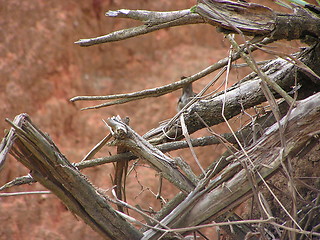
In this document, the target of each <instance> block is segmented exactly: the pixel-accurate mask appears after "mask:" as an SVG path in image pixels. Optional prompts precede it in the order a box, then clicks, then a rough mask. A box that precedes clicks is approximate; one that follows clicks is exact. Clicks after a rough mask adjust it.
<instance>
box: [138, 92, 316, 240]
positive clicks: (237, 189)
mask: <svg viewBox="0 0 320 240" xmlns="http://www.w3.org/2000/svg"><path fill="white" fill-rule="evenodd" d="M319 117H320V93H317V94H315V95H313V96H311V97H309V98H307V99H305V100H302V101H299V102H298V103H297V107H296V108H294V109H293V111H292V112H291V114H290V115H289V116H285V117H284V118H282V120H281V122H280V124H281V126H282V127H284V126H285V125H286V129H285V139H286V146H287V147H286V148H284V149H283V148H281V147H280V146H281V143H280V138H279V125H278V124H274V125H272V126H271V127H270V128H269V129H268V130H267V132H266V133H265V135H264V136H263V137H262V138H261V139H260V140H259V141H258V142H257V144H255V145H253V146H252V147H251V148H249V149H247V154H244V153H242V152H238V153H236V154H235V156H236V158H234V163H232V164H231V165H229V166H228V167H227V168H226V169H224V170H223V171H222V172H221V173H220V174H219V176H217V177H216V178H214V179H212V180H211V181H210V184H209V185H208V186H207V187H206V188H204V189H199V188H198V186H197V187H196V188H195V190H194V191H192V192H191V193H190V194H189V195H188V197H187V198H186V199H185V200H184V201H183V202H182V203H181V204H179V206H178V207H177V208H176V209H175V210H174V211H172V212H171V213H170V214H169V215H167V216H166V217H165V218H164V219H163V220H162V221H161V223H162V224H165V225H166V226H168V227H170V228H180V227H188V226H196V225H198V224H200V223H203V222H206V221H208V220H209V219H211V218H212V217H217V216H218V215H220V214H221V213H222V212H223V211H226V210H228V209H229V207H230V206H232V203H233V202H234V201H237V200H238V199H240V198H242V197H243V196H244V195H246V194H248V193H249V192H250V190H251V185H250V183H249V180H248V178H247V174H246V171H245V170H244V169H242V170H239V166H240V162H242V161H247V159H248V158H249V159H251V160H252V162H253V165H250V171H251V172H252V173H253V174H254V176H255V178H256V179H255V180H256V181H257V183H260V184H261V183H262V182H263V181H262V180H263V179H265V178H268V176H270V175H272V174H273V173H274V172H275V171H277V170H278V169H279V167H280V166H281V161H285V160H286V159H287V158H289V157H294V156H296V154H297V153H298V152H300V151H302V150H303V149H304V148H305V147H306V145H308V142H310V140H311V139H314V138H317V134H318V133H319V128H320V122H319V121H318V119H319ZM310 122H312V123H313V124H309V123H310ZM297 132H299V134H296V133H297ZM271 149H272V150H271ZM235 169H237V170H235ZM222 183H223V184H222ZM217 214H218V215H217ZM157 236H160V233H159V232H156V231H154V230H148V231H146V232H145V233H144V238H143V239H156V237H157Z"/></svg>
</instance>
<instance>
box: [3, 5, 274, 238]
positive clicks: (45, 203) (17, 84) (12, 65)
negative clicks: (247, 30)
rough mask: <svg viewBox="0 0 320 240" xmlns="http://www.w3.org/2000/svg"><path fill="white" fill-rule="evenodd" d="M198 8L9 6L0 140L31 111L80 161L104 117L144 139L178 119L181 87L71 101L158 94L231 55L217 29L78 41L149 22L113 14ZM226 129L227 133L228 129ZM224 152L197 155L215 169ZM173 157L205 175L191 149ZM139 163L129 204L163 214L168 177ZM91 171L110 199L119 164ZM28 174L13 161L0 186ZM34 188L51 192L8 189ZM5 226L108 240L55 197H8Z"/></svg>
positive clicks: (17, 232) (35, 234) (27, 232)
mask: <svg viewBox="0 0 320 240" xmlns="http://www.w3.org/2000/svg"><path fill="white" fill-rule="evenodd" d="M260 2H261V3H263V4H268V3H270V2H271V1H260ZM195 4H196V1H191V0H176V1H170V0H159V1H151V0H140V1H138V0H132V1H124V0H89V1H75V0H68V1H65V0H63V1H62V0H55V1H52V0H51V1H50V0H49V1H44V0H34V1H19V0H0V11H1V18H0V24H1V30H0V76H1V80H0V90H1V91H0V102H1V105H0V132H1V134H0V137H1V138H2V137H3V136H4V130H5V129H8V128H9V125H8V124H6V123H5V121H4V120H5V118H9V119H11V120H13V118H14V117H15V116H16V115H18V114H20V113H28V114H29V115H30V117H31V119H32V121H33V122H34V123H35V124H36V125H37V126H38V127H39V128H40V129H41V130H42V131H43V132H47V133H48V134H49V135H50V136H51V138H52V139H53V141H54V142H55V143H56V144H57V146H58V147H59V149H60V151H61V152H62V153H63V154H64V155H65V156H66V157H67V158H68V159H69V161H71V162H78V161H80V160H81V159H82V158H83V157H84V156H85V155H86V153H87V152H88V151H90V149H91V148H92V147H93V146H94V145H95V144H97V143H98V142H99V141H100V140H101V139H102V138H103V137H104V136H105V135H106V134H108V133H109V132H108V129H107V128H106V126H105V125H104V123H103V121H102V119H106V118H108V117H111V116H114V115H120V116H121V117H125V116H128V117H129V118H130V120H131V121H130V125H131V126H132V128H133V129H134V130H135V131H136V132H138V133H139V134H141V135H143V134H144V133H145V132H146V131H148V130H149V129H151V128H154V127H156V126H157V125H158V123H159V122H160V121H162V120H165V119H168V118H170V117H172V116H173V115H174V114H175V113H176V103H177V100H178V98H179V96H180V91H177V92H174V93H172V94H168V95H165V96H162V97H159V98H151V99H145V100H140V101H137V102H133V103H127V104H124V105H117V106H112V107H108V108H103V109H99V110H87V111H80V108H82V107H86V106H91V105H95V104H97V102H76V103H71V102H69V99H70V98H72V97H74V96H78V95H108V94H116V93H126V92H133V91H138V90H142V89H146V88H153V87H157V86H161V85H164V84H168V83H171V82H174V81H178V80H179V79H180V77H182V76H190V75H192V74H194V73H197V72H198V71H200V70H202V69H204V68H206V67H207V66H209V65H211V64H213V63H215V62H217V61H218V60H219V59H221V58H224V57H226V56H228V49H229V44H228V42H227V41H226V40H225V39H224V38H223V34H220V33H217V32H216V30H215V28H214V27H212V26H209V25H197V26H195V25H194V26H183V27H176V28H172V29H165V30H160V31H157V32H154V33H151V34H148V35H144V36H139V37H136V38H132V39H128V40H124V41H121V42H115V43H108V44H103V45H96V46H92V47H87V48H82V47H79V46H78V45H76V44H74V42H75V41H77V40H79V39H81V38H90V37H96V36H100V35H105V34H107V33H110V32H112V31H116V30H119V29H123V28H128V27H132V26H137V25H140V22H136V21H133V20H129V19H116V18H115V19H114V18H107V17H105V16H104V13H105V12H106V11H108V10H117V9H122V8H127V9H147V10H157V11H170V10H179V9H188V8H190V7H192V6H193V5H195ZM273 6H275V5H273ZM260 55H261V56H264V54H263V53H260ZM248 72H249V70H246V69H243V70H242V69H240V70H236V71H233V72H232V74H231V78H230V79H231V82H230V84H231V83H232V82H236V81H238V80H240V79H241V78H242V76H244V75H245V74H246V73H248ZM213 76H214V75H210V76H208V77H206V78H205V79H202V80H200V81H198V82H196V83H195V86H194V88H195V90H196V91H200V90H201V89H202V88H203V87H204V86H205V85H206V83H207V82H208V81H209V80H210V79H212V78H213ZM216 129H217V132H221V131H222V130H223V129H221V128H216ZM203 133H204V132H202V133H196V136H197V134H198V135H203ZM223 151H224V150H223V148H222V147H220V146H211V147H208V148H207V149H206V150H204V148H201V149H197V154H198V158H199V159H200V161H201V163H202V164H203V166H204V167H206V166H208V165H209V164H210V163H211V162H212V161H213V160H214V159H215V158H216V157H217V156H218V155H219V154H221V153H222V152H223ZM114 152H115V149H113V148H111V147H105V148H104V149H103V150H102V151H101V152H100V153H99V154H98V156H107V155H109V154H113V153H114ZM172 155H173V156H180V157H183V158H184V159H188V161H189V163H190V165H192V166H193V167H194V169H195V171H196V172H197V173H199V170H198V169H197V167H196V164H194V160H192V157H191V153H190V151H188V150H186V151H178V152H174V153H172ZM137 165H138V167H136V168H135V170H134V171H133V172H132V173H131V174H130V176H129V181H128V184H127V195H128V202H129V203H131V204H135V203H138V204H140V206H141V207H143V208H145V209H148V208H149V207H152V209H153V210H159V209H160V208H161V203H160V202H159V200H157V199H155V196H154V194H156V193H157V186H158V177H157V176H156V174H155V172H154V171H146V169H148V168H146V167H145V166H144V165H143V164H141V166H140V167H139V163H138V164H137ZM83 172H84V173H85V174H86V175H88V176H89V179H90V180H91V181H92V182H93V183H94V184H95V185H96V186H97V187H99V188H101V189H103V190H106V192H107V194H109V192H108V189H110V188H111V187H112V184H111V178H110V175H112V174H113V165H112V164H109V165H104V166H99V167H95V168H92V169H86V170H84V171H83ZM26 174H28V170H27V169H26V168H25V167H24V166H23V165H22V164H20V163H19V162H17V161H16V160H15V159H13V158H12V157H9V158H8V159H7V162H6V164H5V167H4V169H3V170H2V172H1V174H0V185H1V186H2V185H3V184H5V183H6V182H8V181H11V180H13V179H14V178H15V177H18V176H23V175H26ZM165 184H166V183H165ZM34 190H45V189H44V188H43V187H42V186H41V185H39V184H33V185H30V186H21V187H15V188H11V189H9V190H8V191H7V192H16V191H34ZM176 193H177V190H176V189H174V188H172V189H170V188H165V189H164V192H163V196H164V198H165V199H170V198H172V197H173V196H174V195H175V194H176ZM0 222H1V227H0V239H22V240H24V239H29V240H33V239H52V240H63V239H83V240H86V239H90V240H94V239H100V237H99V236H98V235H97V234H96V233H95V232H94V231H93V230H91V229H90V228H89V227H88V226H86V225H85V224H84V223H83V222H82V221H81V220H80V219H78V218H77V217H75V216H74V215H72V214H71V213H70V212H69V211H68V209H66V207H65V206H64V205H63V204H62V203H61V202H60V201H59V200H58V199H57V198H56V197H55V196H54V195H50V194H47V195H45V194H43V195H27V196H16V197H2V198H0Z"/></svg>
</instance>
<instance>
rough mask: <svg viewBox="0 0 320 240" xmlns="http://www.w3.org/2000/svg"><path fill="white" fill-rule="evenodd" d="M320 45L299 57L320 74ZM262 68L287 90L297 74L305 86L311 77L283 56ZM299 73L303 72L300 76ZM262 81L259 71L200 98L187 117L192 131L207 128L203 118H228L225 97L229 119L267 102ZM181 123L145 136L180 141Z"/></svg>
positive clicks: (213, 121) (216, 120)
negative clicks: (228, 86)
mask: <svg viewBox="0 0 320 240" xmlns="http://www.w3.org/2000/svg"><path fill="white" fill-rule="evenodd" d="M319 48H320V45H319V44H317V45H315V46H314V47H310V48H307V49H305V50H304V51H303V52H301V53H300V54H299V57H298V59H299V60H300V61H301V62H303V63H304V64H305V65H307V66H308V67H309V68H310V69H312V70H313V71H314V72H315V73H317V74H318V75H319V74H320V72H319V68H318V64H319V63H318V57H317V52H318V51H319ZM261 71H263V72H264V73H265V74H266V75H267V76H268V77H269V78H270V79H272V80H273V81H275V82H276V83H277V84H278V85H279V86H280V87H281V88H283V89H284V90H286V91H290V90H291V87H292V86H294V84H295V78H296V76H298V83H299V82H300V83H301V84H302V85H303V84H308V82H307V81H306V80H304V78H305V77H306V75H307V76H309V73H306V72H305V71H304V70H303V69H299V68H297V66H295V65H294V64H293V63H291V62H288V61H286V60H284V59H282V58H278V59H275V60H272V61H270V62H268V63H267V64H265V65H264V66H262V67H261ZM297 72H298V73H301V74H298V75H297ZM305 74H306V75H305ZM260 83H261V79H260V78H259V77H258V76H257V75H256V74H250V75H249V76H248V77H246V78H245V79H244V80H241V81H239V82H238V83H237V84H235V85H234V86H232V87H230V88H229V89H227V91H226V93H224V92H219V93H217V94H215V95H214V96H212V97H210V98H208V99H203V100H200V101H198V102H197V103H195V104H193V105H192V106H190V108H188V110H187V113H188V114H187V115H186V118H185V122H186V125H187V128H188V131H189V133H190V134H191V133H193V132H196V131H197V130H199V129H202V128H204V127H205V125H204V124H203V121H204V122H205V123H206V124H207V125H208V126H213V125H216V124H218V123H221V122H223V121H224V118H223V116H222V114H221V113H222V101H223V100H224V99H226V101H227V104H226V108H225V112H224V115H225V117H226V118H227V119H230V118H232V117H234V116H236V115H238V114H239V113H241V111H242V109H248V108H250V107H253V106H255V105H258V104H261V103H262V102H264V101H265V100H266V98H265V96H264V93H263V91H262V89H261V86H260ZM273 93H274V92H273ZM276 97H279V96H276ZM199 116H200V117H199ZM179 125H180V124H179V121H175V122H174V123H172V124H171V125H170V126H166V125H161V126H159V127H158V128H157V129H153V130H152V131H150V132H149V133H147V134H145V135H144V137H145V138H147V139H150V142H152V143H153V144H156V145H157V144H160V143H163V142H167V141H172V140H171V138H172V139H176V140H178V139H181V138H182V137H183V135H182V130H181V128H180V127H179ZM163 132H164V133H163ZM151 139H152V140H151Z"/></svg>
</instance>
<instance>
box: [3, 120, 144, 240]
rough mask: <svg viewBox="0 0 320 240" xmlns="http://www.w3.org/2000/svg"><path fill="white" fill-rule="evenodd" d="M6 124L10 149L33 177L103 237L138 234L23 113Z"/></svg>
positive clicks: (118, 237)
mask: <svg viewBox="0 0 320 240" xmlns="http://www.w3.org/2000/svg"><path fill="white" fill-rule="evenodd" d="M10 124H11V126H12V128H13V129H14V130H12V132H14V135H12V138H13V137H14V138H16V139H15V140H14V141H12V143H13V145H12V148H14V151H16V152H18V153H19V158H18V160H19V161H20V162H21V163H22V164H23V165H25V166H26V167H27V168H29V169H30V175H31V176H32V178H33V179H34V180H36V181H38V182H39V183H41V184H42V185H43V186H45V187H46V188H47V189H48V190H50V191H51V192H52V193H54V194H55V195H56V196H57V197H58V198H60V200H61V201H62V202H63V203H64V204H65V205H66V206H67V207H68V209H70V210H71V211H72V212H73V213H74V214H76V215H77V216H79V217H81V218H82V219H83V220H84V221H85V222H86V223H87V224H88V225H89V226H90V227H91V228H93V229H94V230H95V231H97V232H98V233H100V235H101V236H102V237H104V238H105V239H110V238H111V239H140V238H141V233H139V232H138V231H137V230H136V229H135V228H134V227H133V226H132V225H130V224H129V223H127V222H126V221H125V220H124V219H123V218H122V217H120V216H119V215H118V214H117V213H116V212H115V211H114V210H113V209H112V207H111V206H110V205H109V204H108V202H107V201H106V199H105V198H104V196H103V194H102V193H100V192H99V190H98V189H96V188H95V187H94V186H93V185H92V184H91V183H90V182H89V181H88V179H87V178H86V177H85V176H84V175H83V174H82V173H81V172H79V170H78V169H77V168H76V167H75V166H74V165H72V164H71V163H70V162H69V161H68V160H67V159H66V158H65V157H64V156H63V155H62V154H61V153H60V152H59V150H58V148H57V147H56V146H55V145H54V143H53V142H52V141H51V140H50V139H49V138H48V136H47V135H45V134H44V133H42V132H41V131H40V130H39V129H37V128H36V127H35V126H34V125H33V124H32V122H31V120H30V119H29V117H28V115H27V114H20V115H18V116H17V117H16V118H15V120H14V122H13V123H11V122H10ZM9 140H10V139H9ZM11 140H12V139H11ZM11 151H12V149H11Z"/></svg>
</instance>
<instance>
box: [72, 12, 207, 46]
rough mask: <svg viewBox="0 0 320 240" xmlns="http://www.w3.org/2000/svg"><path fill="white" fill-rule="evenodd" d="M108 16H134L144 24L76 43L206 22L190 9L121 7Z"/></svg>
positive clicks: (103, 40)
mask: <svg viewBox="0 0 320 240" xmlns="http://www.w3.org/2000/svg"><path fill="white" fill-rule="evenodd" d="M106 16H108V17H119V18H132V19H135V20H140V21H143V22H144V25H141V26H138V27H133V28H128V29H123V30H119V31H116V32H113V33H109V34H107V35H105V36H101V37H96V38H89V39H80V40H79V41H77V42H75V43H76V44H79V45H80V46H81V47H88V46H92V45H95V44H101V43H107V42H113V41H120V40H124V39H127V38H131V37H136V36H139V35H142V34H146V33H150V32H153V31H157V30H159V29H163V28H169V27H175V26H181V25H187V24H196V23H204V20H203V18H202V17H201V16H200V15H198V14H196V13H192V12H191V11H190V10H189V9H186V10H180V11H171V12H155V11H146V10H128V9H121V10H118V11H109V12H107V13H106Z"/></svg>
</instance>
